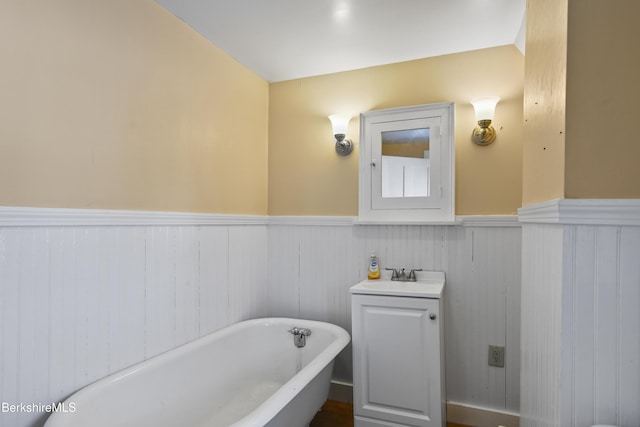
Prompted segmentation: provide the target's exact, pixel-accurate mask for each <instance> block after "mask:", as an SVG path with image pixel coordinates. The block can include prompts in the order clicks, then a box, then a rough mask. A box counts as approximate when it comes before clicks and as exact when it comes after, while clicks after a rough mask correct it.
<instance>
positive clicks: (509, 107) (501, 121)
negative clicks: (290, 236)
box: [269, 46, 524, 215]
mask: <svg viewBox="0 0 640 427" xmlns="http://www.w3.org/2000/svg"><path fill="white" fill-rule="evenodd" d="M523 80H524V57H523V55H522V54H521V53H520V51H518V50H517V49H516V48H515V47H514V46H504V47H499V48H492V49H485V50H479V51H473V52H465V53H460V54H453V55H446V56H441V57H436V58H427V59H422V60H417V61H410V62H403V63H399V64H391V65H384V66H380V67H373V68H367V69H362V70H356V71H349V72H344V73H336V74H329V75H323V76H317V77H310V78H305V79H299V80H291V81H285V82H278V83H272V84H271V85H270V95H269V214H270V215H357V213H358V147H357V146H356V150H355V151H354V153H352V154H351V155H350V156H349V157H340V156H338V155H337V154H336V153H335V151H334V148H333V137H332V132H331V123H330V122H329V120H328V119H327V116H329V115H330V114H334V113H345V114H350V115H352V116H353V119H352V120H351V123H350V125H349V134H348V137H351V138H352V139H354V140H358V139H359V135H358V134H359V117H358V116H359V113H360V112H363V111H369V110H376V109H381V108H390V107H400V106H408V105H416V104H426V103H432V102H442V101H453V102H455V103H456V110H455V114H456V116H455V122H456V130H455V138H456V214H458V215H472V214H478V215H481V214H514V213H515V212H516V210H517V208H518V207H520V203H521V196H522V138H523V126H522V97H523ZM481 95H498V96H500V97H501V98H502V101H501V102H500V103H499V104H498V106H497V109H496V115H495V119H494V125H495V127H496V129H498V138H497V140H496V141H495V142H494V143H493V144H492V145H490V146H487V147H480V146H477V145H475V144H473V143H472V142H471V138H470V135H471V130H472V129H473V127H474V125H475V118H474V112H473V107H472V106H471V104H469V100H470V99H472V98H474V97H476V96H481Z"/></svg>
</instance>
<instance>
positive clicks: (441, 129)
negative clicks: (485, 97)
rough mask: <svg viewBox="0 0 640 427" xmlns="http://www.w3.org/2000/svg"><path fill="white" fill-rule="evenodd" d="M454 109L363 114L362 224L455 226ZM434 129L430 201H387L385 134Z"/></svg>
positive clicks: (436, 106)
mask: <svg viewBox="0 0 640 427" xmlns="http://www.w3.org/2000/svg"><path fill="white" fill-rule="evenodd" d="M453 114H454V104H453V103H452V102H442V103H436V104H423V105H414V106H410V107H400V108H389V109H385V110H374V111H368V112H364V113H361V114H360V167H359V172H360V184H359V190H360V191H359V213H358V220H359V222H360V223H375V224H381V223H382V224H384V223H406V224H433V223H452V222H455V207H454V203H455V194H454V193H455V183H454V177H455V146H454V123H453ZM424 128H428V129H429V162H430V169H429V172H428V174H429V177H430V179H429V192H428V196H425V197H383V196H382V142H381V141H382V133H383V132H390V131H398V130H411V129H424Z"/></svg>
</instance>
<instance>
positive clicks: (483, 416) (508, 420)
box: [447, 402, 520, 427]
mask: <svg viewBox="0 0 640 427" xmlns="http://www.w3.org/2000/svg"><path fill="white" fill-rule="evenodd" d="M447 422H450V423H455V424H462V425H467V426H474V427H498V426H503V427H519V426H520V415H518V414H516V413H513V412H507V411H498V410H495V409H489V408H481V407H479V406H471V405H464V404H462V403H456V402H447Z"/></svg>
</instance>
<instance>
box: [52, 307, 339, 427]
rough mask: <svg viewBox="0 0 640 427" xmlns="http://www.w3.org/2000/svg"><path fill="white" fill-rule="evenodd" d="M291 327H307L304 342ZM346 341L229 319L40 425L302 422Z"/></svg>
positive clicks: (319, 326) (115, 377)
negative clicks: (222, 326) (300, 342)
mask: <svg viewBox="0 0 640 427" xmlns="http://www.w3.org/2000/svg"><path fill="white" fill-rule="evenodd" d="M294 327H297V328H308V329H309V330H310V331H311V335H309V336H308V337H306V344H305V346H304V347H296V346H295V345H294V335H293V334H292V333H291V332H290V330H291V329H292V328H294ZM349 339H350V337H349V334H348V333H347V332H346V331H345V330H344V329H342V328H340V327H339V326H336V325H332V324H329V323H324V322H316V321H310V320H299V319H285V318H270V319H255V320H248V321H244V322H240V323H236V324H234V325H231V326H229V327H227V328H225V329H222V330H220V331H217V332H214V333H213V334H210V335H207V336H205V337H202V338H200V339H198V340H196V341H193V342H191V343H188V344H185V345H183V346H181V347H178V348H175V349H173V350H170V351H168V352H166V353H163V354H161V355H159V356H156V357H153V358H151V359H149V360H146V361H144V362H141V363H139V364H137V365H134V366H132V367H130V368H127V369H125V370H123V371H120V372H118V373H115V374H112V375H109V376H108V377H105V378H103V379H101V380H99V381H97V382H95V383H93V384H90V385H88V386H87V387H85V388H83V389H81V390H80V391H78V392H76V393H75V394H73V395H72V396H70V397H69V398H68V399H67V400H66V401H65V402H66V403H67V404H68V405H67V406H68V407H74V408H75V412H55V413H53V414H52V415H51V416H50V417H49V419H48V420H47V422H46V424H45V427H62V426H65V427H76V426H78V427H80V426H83V427H86V426H92V427H101V426H105V427H106V426H109V427H115V426H136V427H144V426H154V427H204V426H210V427H223V426H233V427H259V426H270V427H297V426H306V425H308V424H309V423H310V422H311V420H312V419H313V417H314V415H315V413H316V411H317V410H318V409H320V407H321V406H322V404H323V403H324V401H325V400H326V398H327V394H328V392H329V385H330V379H331V371H332V368H333V361H334V358H335V357H336V356H337V354H338V353H339V352H340V351H341V350H342V349H343V348H344V347H345V346H346V345H347V344H348V343H349ZM71 403H73V405H70V404H71Z"/></svg>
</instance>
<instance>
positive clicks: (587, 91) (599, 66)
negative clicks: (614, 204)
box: [527, 0, 640, 198]
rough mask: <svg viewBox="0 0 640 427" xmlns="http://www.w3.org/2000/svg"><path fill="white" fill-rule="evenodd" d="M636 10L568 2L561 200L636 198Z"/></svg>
mask: <svg viewBox="0 0 640 427" xmlns="http://www.w3.org/2000/svg"><path fill="white" fill-rule="evenodd" d="M639 16H640V2H638V1H637V0H617V1H613V2H611V1H602V0H570V1H569V17H568V45H569V49H568V54H567V57H568V66H567V140H566V166H565V169H566V170H565V182H566V187H565V197H567V198H640V143H639V142H638V113H639V112H640V109H639V108H638V100H639V99H640V80H639V76H640V54H638V52H639V50H638V49H639V48H638V40H640V26H639V25H638V17H639ZM527 55H528V52H527ZM527 60H528V56H527Z"/></svg>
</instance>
